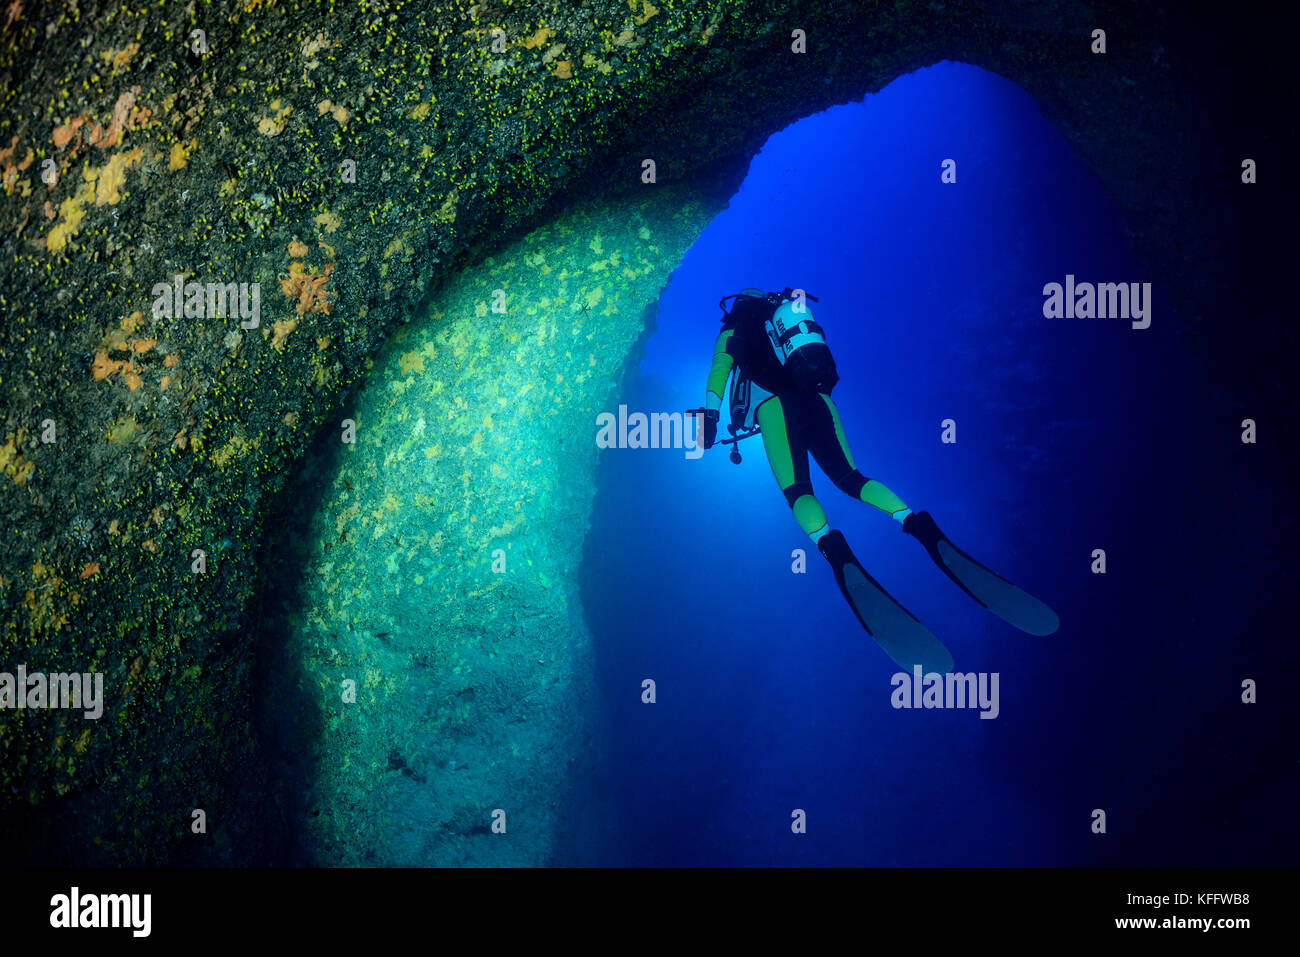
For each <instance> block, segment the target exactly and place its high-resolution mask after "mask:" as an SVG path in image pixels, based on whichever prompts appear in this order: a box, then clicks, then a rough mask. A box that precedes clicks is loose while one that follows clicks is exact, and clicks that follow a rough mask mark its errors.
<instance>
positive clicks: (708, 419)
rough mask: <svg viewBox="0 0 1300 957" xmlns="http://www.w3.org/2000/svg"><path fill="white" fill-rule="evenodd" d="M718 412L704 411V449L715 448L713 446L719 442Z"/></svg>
mask: <svg viewBox="0 0 1300 957" xmlns="http://www.w3.org/2000/svg"><path fill="white" fill-rule="evenodd" d="M718 417H719V416H718V410H717V409H705V410H704V447H705V448H706V449H711V448H713V444H714V443H715V442H717V441H718Z"/></svg>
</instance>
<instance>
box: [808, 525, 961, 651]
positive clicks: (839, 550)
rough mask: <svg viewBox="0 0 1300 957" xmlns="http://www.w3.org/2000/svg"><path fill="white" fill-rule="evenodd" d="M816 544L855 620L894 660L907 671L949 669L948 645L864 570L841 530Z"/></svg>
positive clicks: (826, 536) (823, 537) (829, 534)
mask: <svg viewBox="0 0 1300 957" xmlns="http://www.w3.org/2000/svg"><path fill="white" fill-rule="evenodd" d="M817 547H818V548H819V549H820V550H821V553H822V555H824V556H825V557H826V560H827V561H828V562H830V565H831V569H832V570H833V571H834V572H835V581H836V582H837V583H838V584H839V586H840V591H841V592H843V594H844V598H845V599H846V600H847V601H848V603H849V607H850V608H852V609H853V613H854V614H855V615H857V616H858V621H860V622H861V623H862V627H863V628H865V629H866V630H867V634H869V635H870V636H871V637H872V638H874V639H875V640H876V644H878V645H880V647H881V648H882V649H884V652H885V654H887V655H889V657H890V658H892V659H893V660H894V662H895V664H897V665H898V666H899V667H900V668H904V669H906V670H907V671H908V672H911V670H912V668H913V667H914V666H916V665H920V666H921V669H922V671H924V672H925V673H926V674H929V673H930V672H932V671H933V672H938V673H939V674H941V675H946V674H948V673H949V672H950V671H952V655H951V654H949V652H948V649H947V648H945V647H944V646H943V645H942V644H941V643H940V641H939V639H938V638H936V637H934V635H932V634H930V631H929V629H928V628H926V627H925V625H923V624H921V623H920V622H919V621H917V620H916V617H915V616H914V615H912V613H911V612H909V611H908V610H907V609H906V608H904V607H903V606H902V605H900V604H899V603H898V602H896V601H895V600H894V599H893V597H892V596H890V594H889V592H887V591H885V590H884V589H883V588H881V587H880V583H879V582H878V581H876V580H875V579H874V578H872V577H871V576H870V575H868V574H867V571H866V569H864V568H863V567H862V565H861V564H860V563H859V562H858V560H857V558H856V557H855V556H854V554H853V551H852V549H850V548H849V543H848V542H846V541H845V540H844V535H843V534H842V533H841V532H839V531H834V532H827V533H826V534H825V535H823V536H822V538H821V541H819V542H818V543H817Z"/></svg>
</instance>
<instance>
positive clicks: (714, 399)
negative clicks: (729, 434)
mask: <svg viewBox="0 0 1300 957" xmlns="http://www.w3.org/2000/svg"><path fill="white" fill-rule="evenodd" d="M734 332H735V330H733V329H723V330H722V332H721V334H720V335H719V336H718V341H717V342H715V343H714V344H713V365H712V366H711V367H710V368H709V380H708V383H707V384H706V385H705V389H704V409H705V412H704V447H705V448H706V449H707V448H709V447H711V446H712V445H713V443H714V441H715V440H716V439H717V437H718V419H719V417H720V412H719V411H718V410H719V409H721V408H722V390H723V389H725V388H726V387H727V376H729V375H731V367H732V366H733V365H734V364H735V360H734V359H733V358H732V357H731V353H730V352H728V351H727V345H728V343H729V342H730V341H731V337H732V335H733V334H734Z"/></svg>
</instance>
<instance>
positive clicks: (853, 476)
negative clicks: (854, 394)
mask: <svg viewBox="0 0 1300 957" xmlns="http://www.w3.org/2000/svg"><path fill="white" fill-rule="evenodd" d="M809 403H810V408H809V415H808V419H809V423H808V425H809V430H810V435H809V440H808V441H809V450H810V451H811V452H812V455H813V458H814V459H816V460H817V464H818V465H819V466H820V467H821V470H822V471H823V472H825V473H826V474H827V475H828V476H829V477H830V480H831V481H832V482H834V483H835V486H836V488H838V489H840V490H841V491H843V492H844V493H846V494H848V495H851V496H853V497H854V498H856V499H858V500H859V501H862V502H866V503H867V504H868V505H870V506H872V507H873V508H878V509H880V511H882V512H884V513H885V514H886V515H889V516H890V517H892V518H893V519H894V521H896V522H899V523H901V522H902V521H903V520H904V519H905V518H907V516H908V515H910V514H912V510H911V509H910V508H908V507H907V504H906V503H905V502H904V501H903V500H902V499H901V498H899V497H898V496H897V495H895V494H894V492H893V490H892V489H890V488H889V486H887V485H885V483H883V482H880V481H878V480H876V479H870V478H867V477H866V476H865V475H863V474H862V473H861V472H859V471H858V468H857V466H856V465H854V464H853V453H852V452H851V451H850V450H849V440H848V438H847V437H846V436H845V434H844V424H843V423H842V422H841V421H840V414H839V411H838V410H837V409H836V408H835V403H834V402H833V401H832V400H831V397H830V396H828V395H824V394H819V397H818V399H812V398H811V397H810V398H809Z"/></svg>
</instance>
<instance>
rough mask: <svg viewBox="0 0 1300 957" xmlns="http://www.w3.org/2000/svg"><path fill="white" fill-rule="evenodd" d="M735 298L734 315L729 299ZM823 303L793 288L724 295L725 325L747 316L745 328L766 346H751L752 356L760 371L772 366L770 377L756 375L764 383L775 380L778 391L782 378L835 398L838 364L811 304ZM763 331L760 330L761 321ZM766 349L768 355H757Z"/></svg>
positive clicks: (741, 321)
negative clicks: (764, 380) (808, 302)
mask: <svg viewBox="0 0 1300 957" xmlns="http://www.w3.org/2000/svg"><path fill="white" fill-rule="evenodd" d="M728 299H734V300H735V302H734V303H733V304H732V307H731V309H730V310H728V309H727V300H728ZM807 299H811V300H812V301H813V302H817V297H816V296H814V295H811V294H808V293H804V292H803V291H802V290H795V289H791V288H790V287H789V286H787V287H786V288H785V289H784V290H782V291H781V292H769V293H763V292H760V291H759V290H757V289H753V290H746V291H745V292H741V293H736V294H734V295H731V296H723V297H722V299H720V300H719V301H718V305H719V306H720V307H721V308H722V313H723V315H722V321H723V322H727V321H736V319H737V316H738V314H745V315H746V316H747V318H746V319H743V320H740V324H741V325H749V324H750V323H752V325H749V328H750V329H751V330H753V331H752V333H751V335H754V336H757V337H758V338H759V339H760V340H761V339H762V338H766V340H767V341H766V343H761V342H760V343H755V344H752V345H751V346H750V349H751V352H750V356H751V358H752V359H753V360H755V368H759V367H768V368H769V369H770V372H769V373H768V374H767V375H766V376H765V375H763V374H760V373H759V372H755V373H754V375H755V376H756V377H757V378H758V380H759V381H760V382H761V381H763V379H764V378H768V379H771V380H772V383H770V384H769V387H771V388H777V387H778V386H777V383H779V382H780V381H781V380H782V379H786V380H788V381H789V382H792V383H793V384H794V385H795V386H796V387H798V388H800V389H807V390H809V391H816V392H824V393H826V394H828V395H829V394H830V391H831V390H832V389H833V388H835V383H837V382H839V374H838V373H837V372H836V370H835V359H834V358H833V357H832V356H831V350H830V347H829V346H827V345H826V333H825V331H824V330H823V329H822V327H821V326H820V325H819V324H818V323H817V320H816V319H814V318H813V314H812V311H811V310H809V308H808V305H807V303H806V302H805V300H807ZM760 316H761V317H762V319H761V326H762V331H761V333H760V332H759V331H758V329H757V326H758V324H759V321H760V320H759V317H760ZM754 349H760V350H761V351H762V352H763V353H765V355H762V356H760V355H758V354H757V353H755V352H753V351H752V350H754Z"/></svg>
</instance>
